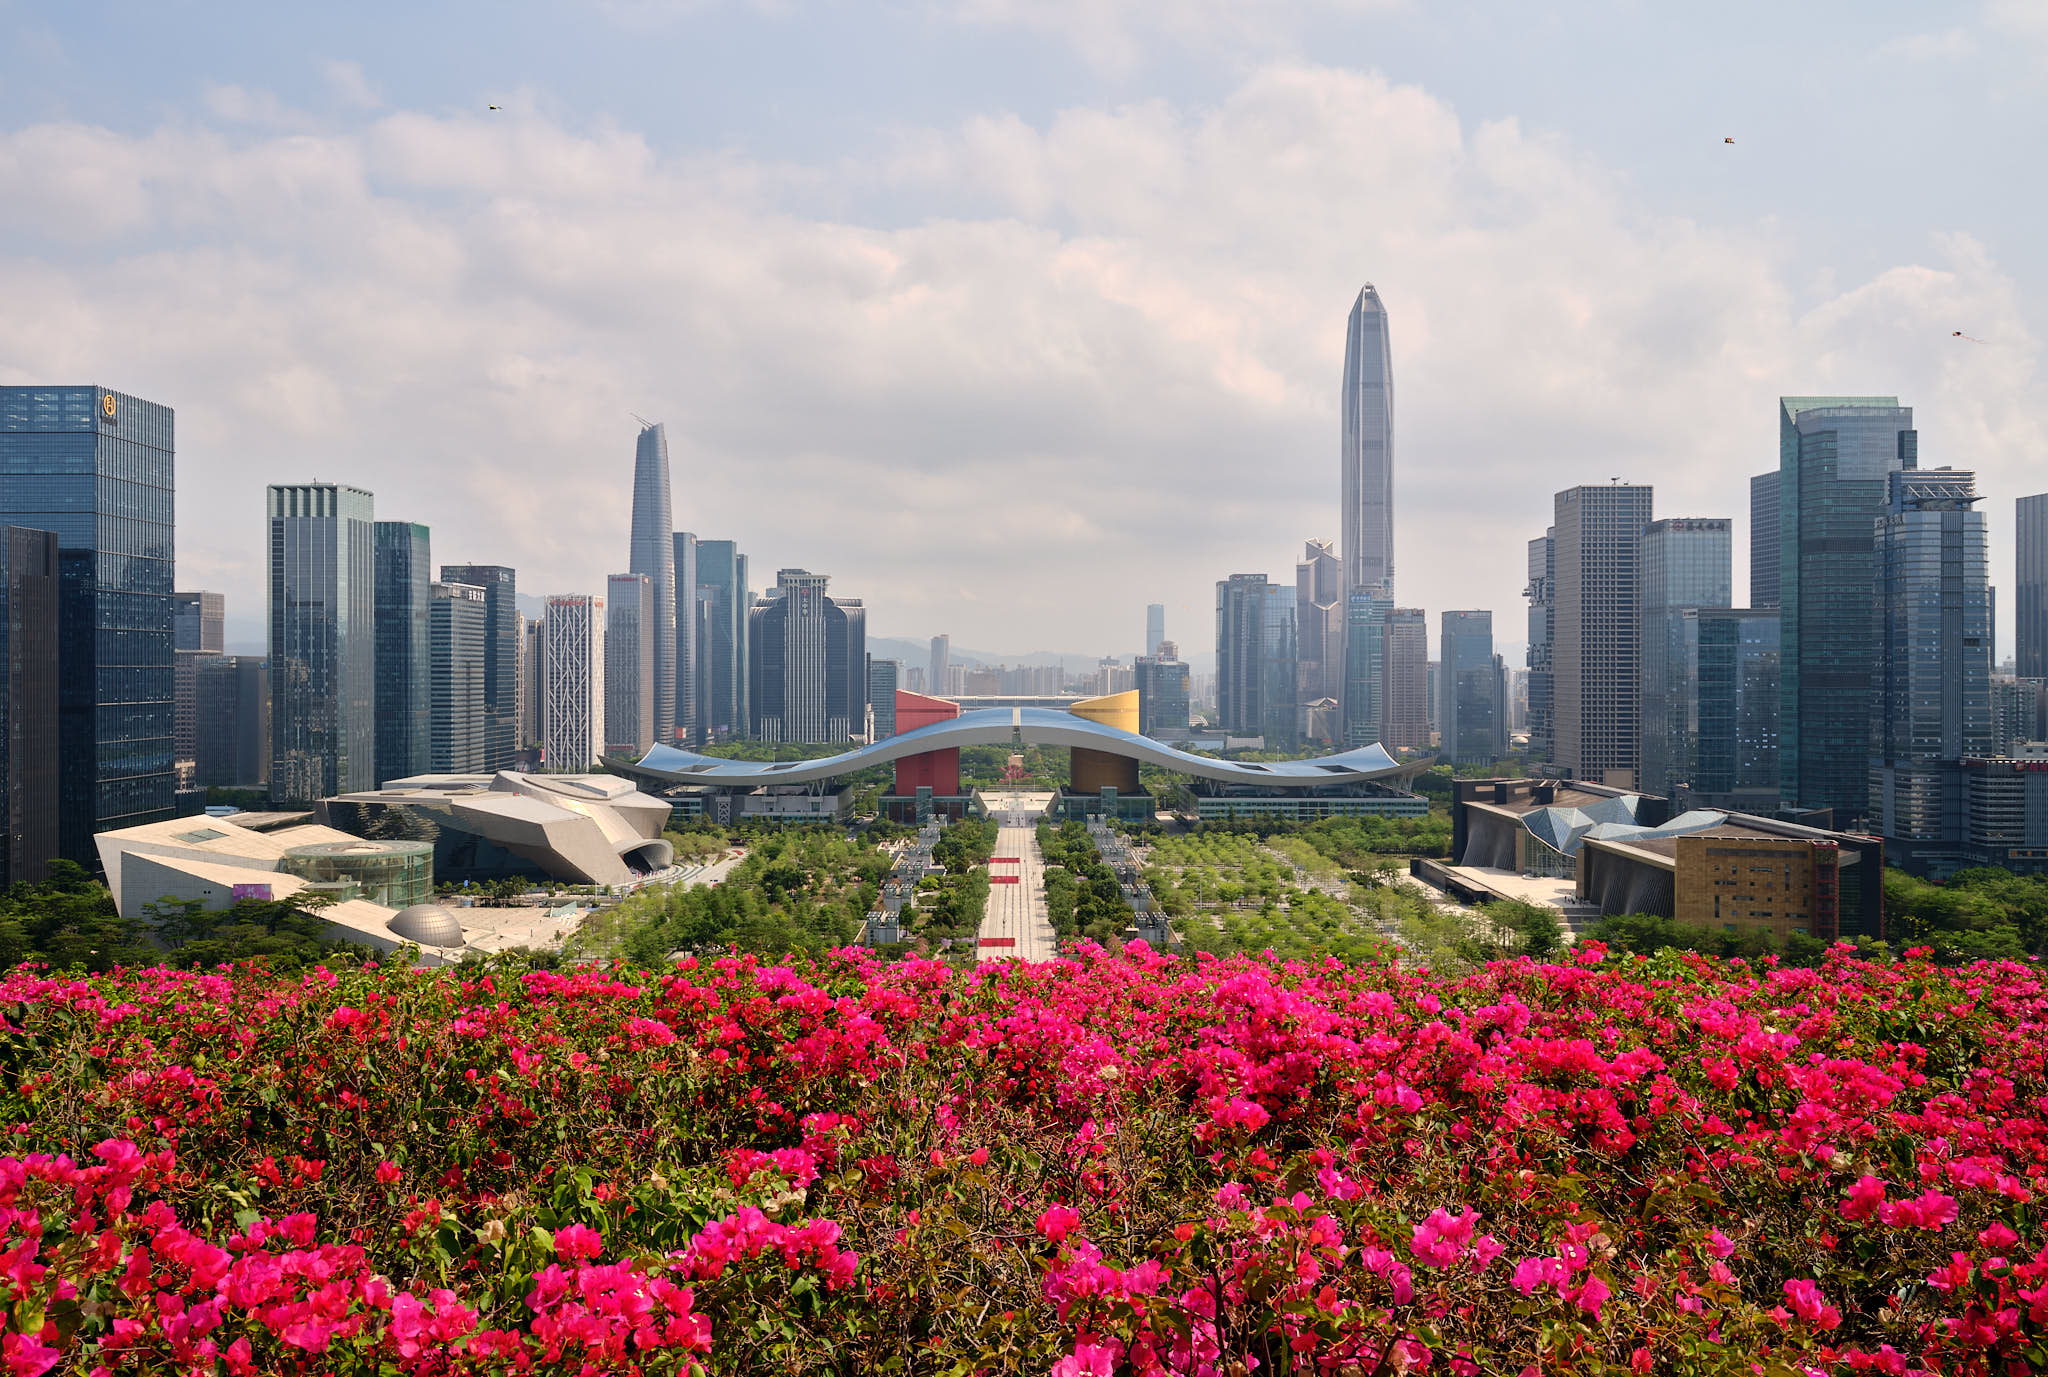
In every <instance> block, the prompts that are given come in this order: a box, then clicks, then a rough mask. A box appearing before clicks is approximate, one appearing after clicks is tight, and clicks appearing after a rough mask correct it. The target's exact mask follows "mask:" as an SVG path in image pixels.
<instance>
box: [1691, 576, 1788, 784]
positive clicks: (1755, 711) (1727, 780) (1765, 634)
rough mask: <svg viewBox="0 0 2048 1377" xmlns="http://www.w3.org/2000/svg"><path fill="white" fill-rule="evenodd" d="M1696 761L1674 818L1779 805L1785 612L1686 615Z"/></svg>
mask: <svg viewBox="0 0 2048 1377" xmlns="http://www.w3.org/2000/svg"><path fill="white" fill-rule="evenodd" d="M1680 621H1681V622H1682V623H1683V628H1682V631H1681V636H1682V638H1683V640H1684V644H1685V660H1684V670H1683V672H1682V673H1681V674H1679V675H1678V676H1676V678H1677V681H1678V683H1677V688H1678V691H1679V692H1681V693H1683V694H1684V696H1685V725H1686V732H1685V735H1686V741H1687V744H1688V746H1689V748H1690V750H1691V756H1690V758H1689V759H1688V760H1687V761H1686V762H1685V763H1684V765H1683V768H1682V769H1681V770H1679V771H1678V772H1677V773H1678V775H1679V777H1680V778H1682V779H1683V780H1684V781H1685V786H1686V787H1685V788H1684V790H1683V792H1682V793H1681V794H1680V795H1678V796H1677V798H1676V801H1675V802H1674V811H1676V809H1677V807H1678V806H1679V805H1680V804H1682V805H1683V807H1686V808H1725V809H1730V810H1733V811H1736V812H1742V813H1758V812H1761V813H1765V814H1769V813H1772V812H1775V811H1777V806H1778V610H1777V609H1776V608H1774V607H1756V608H1750V607H1734V608H1729V607H1702V608H1695V609H1690V610H1687V611H1685V612H1682V613H1680Z"/></svg>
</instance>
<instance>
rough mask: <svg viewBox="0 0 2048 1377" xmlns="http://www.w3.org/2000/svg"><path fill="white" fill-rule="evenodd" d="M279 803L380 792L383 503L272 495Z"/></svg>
mask: <svg viewBox="0 0 2048 1377" xmlns="http://www.w3.org/2000/svg"><path fill="white" fill-rule="evenodd" d="M269 497H270V796H271V798H272V799H274V800H276V801H277V802H280V803H312V802H316V801H317V800H319V799H323V798H328V797H331V796H332V795H335V794H343V793H356V792H360V791H362V790H367V789H374V788H376V787H377V778H376V774H377V768H376V766H377V759H376V752H377V688H376V671H377V644H376V611H377V605H376V554H375V546H376V539H375V527H376V524H377V518H376V512H375V506H374V500H373V499H372V497H371V495H370V494H369V493H367V492H365V491H363V490H362V489H361V488H350V487H344V486H342V485H341V484H338V483H290V484H283V483H281V484H273V485H272V486H271V488H270V493H269Z"/></svg>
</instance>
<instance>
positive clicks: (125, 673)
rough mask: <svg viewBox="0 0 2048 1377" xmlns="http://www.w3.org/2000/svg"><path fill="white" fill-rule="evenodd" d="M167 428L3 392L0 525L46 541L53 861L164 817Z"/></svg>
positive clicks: (169, 561) (145, 416)
mask: <svg viewBox="0 0 2048 1377" xmlns="http://www.w3.org/2000/svg"><path fill="white" fill-rule="evenodd" d="M174 420H175V418H174V416H173V413H172V411H171V409H170V408H169V407H167V406H159V405H157V404H156V403H155V402H145V401H143V400H141V399H140V398H138V397H131V396H128V395H127V394H126V393H121V392H111V391H109V390H107V389H106V388H103V387H0V525H7V526H23V527H28V528H30V529H32V530H41V531H49V532H51V533H53V534H54V535H55V536H56V537H57V568H58V584H59V595H58V614H57V616H58V628H57V635H58V658H57V662H58V713H59V716H60V726H59V731H58V751H59V755H60V757H61V758H60V761H59V765H58V769H59V777H60V782H59V786H58V798H57V836H58V852H57V854H58V855H60V856H63V857H65V858H66V859H69V860H74V861H78V862H80V863H81V864H85V865H91V864H93V863H94V861H95V855H94V849H93V845H92V834H93V833H94V832H97V831H102V830H104V829H107V828H113V827H132V826H134V825H136V824H138V823H143V822H151V821H154V820H156V819H158V818H165V817H169V816H170V815H171V812H172V807H173V802H174V800H173V788H174V785H173V776H172V763H171V752H172V741H173V733H174V713H175V709H174V693H173V688H172V648H171V647H172V642H171V593H172V592H173V586H172V568H173V559H174V555H175V550H174V542H173V530H172V522H173V500H174V491H173V490H174V487H175V481H174V479H175V472H176V465H175V450H176V445H175V443H174V433H173V432H174V428H175V427H174Z"/></svg>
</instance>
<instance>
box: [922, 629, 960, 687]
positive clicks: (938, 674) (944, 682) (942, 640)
mask: <svg viewBox="0 0 2048 1377" xmlns="http://www.w3.org/2000/svg"><path fill="white" fill-rule="evenodd" d="M952 675H953V638H952V637H951V636H934V637H932V644H931V658H930V660H929V662H928V663H927V664H926V666H925V679H924V682H925V686H926V690H927V691H928V692H930V693H931V694H933V695H934V696H937V695H942V694H944V693H946V692H947V691H948V689H949V688H950V686H951V684H952Z"/></svg>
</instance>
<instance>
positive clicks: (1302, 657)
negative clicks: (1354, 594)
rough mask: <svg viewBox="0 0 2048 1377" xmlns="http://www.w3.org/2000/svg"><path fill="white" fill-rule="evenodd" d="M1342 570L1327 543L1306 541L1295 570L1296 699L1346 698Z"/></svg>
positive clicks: (1338, 699)
mask: <svg viewBox="0 0 2048 1377" xmlns="http://www.w3.org/2000/svg"><path fill="white" fill-rule="evenodd" d="M1344 591H1345V590H1344V565H1343V564H1342V562H1341V561H1339V560H1338V558H1337V552H1336V548H1335V546H1334V545H1333V544H1332V543H1331V542H1330V541H1327V540H1311V541H1308V542H1307V543H1306V544H1305V546H1304V548H1303V552H1302V558H1301V559H1300V560H1299V561H1298V562H1297V563H1296V564H1295V566H1294V635H1295V651H1296V660H1295V665H1296V669H1295V698H1296V701H1298V702H1300V703H1301V704H1302V705H1303V706H1304V707H1305V706H1306V705H1308V704H1310V703H1314V702H1317V701H1319V700H1322V699H1330V700H1333V701H1340V700H1342V698H1343V697H1344Z"/></svg>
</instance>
